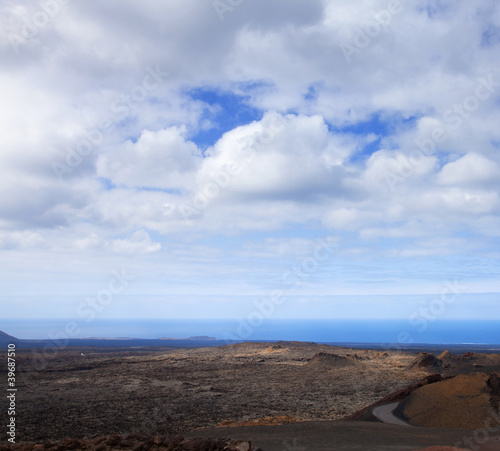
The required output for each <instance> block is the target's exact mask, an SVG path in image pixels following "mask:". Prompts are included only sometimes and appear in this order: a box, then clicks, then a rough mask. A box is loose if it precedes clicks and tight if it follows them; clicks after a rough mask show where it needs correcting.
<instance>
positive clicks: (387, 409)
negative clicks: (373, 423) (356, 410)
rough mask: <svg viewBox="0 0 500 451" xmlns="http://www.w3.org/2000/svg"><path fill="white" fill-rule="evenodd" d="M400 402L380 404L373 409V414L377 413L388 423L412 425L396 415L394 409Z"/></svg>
mask: <svg viewBox="0 0 500 451" xmlns="http://www.w3.org/2000/svg"><path fill="white" fill-rule="evenodd" d="M398 404H399V402H393V403H392V404H385V405H383V406H378V407H375V408H374V409H373V415H375V416H376V417H377V418H378V419H379V420H380V421H382V422H383V423H388V424H399V425H400V426H411V424H408V423H407V422H406V421H403V420H400V419H399V418H397V417H396V416H394V413H393V412H394V409H395V408H396V407H397V406H398Z"/></svg>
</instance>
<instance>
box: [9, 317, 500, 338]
mask: <svg viewBox="0 0 500 451" xmlns="http://www.w3.org/2000/svg"><path fill="white" fill-rule="evenodd" d="M0 330H2V331H4V332H5V333H7V334H9V335H12V336H14V337H17V338H22V339H65V338H90V337H100V338H122V337H128V338H150V339H154V338H188V337H192V336H209V337H215V338H217V339H219V340H297V341H313V342H322V343H400V344H412V343H422V344H424V343H429V344H500V321H438V320H436V321H428V322H423V321H422V322H420V323H418V324H414V323H411V322H410V321H408V320H329V319H328V320H327V319H318V320H296V319H293V320H291V319H281V320H280V319H272V320H271V319H268V320H262V321H254V323H251V322H250V321H249V320H245V321H243V320H228V319H224V320H189V319H148V320H145V319H138V320H130V319H127V320H123V319H120V320H109V319H95V320H93V321H91V322H85V321H82V320H71V319H69V320H61V319H58V320H18V319H17V320H5V319H0Z"/></svg>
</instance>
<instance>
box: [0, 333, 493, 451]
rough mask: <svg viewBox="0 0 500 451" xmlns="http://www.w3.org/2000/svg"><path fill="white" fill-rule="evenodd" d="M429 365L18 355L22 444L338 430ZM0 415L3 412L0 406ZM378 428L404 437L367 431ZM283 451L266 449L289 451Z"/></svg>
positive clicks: (295, 356) (208, 351)
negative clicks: (316, 426) (315, 427)
mask: <svg viewBox="0 0 500 451" xmlns="http://www.w3.org/2000/svg"><path fill="white" fill-rule="evenodd" d="M82 354H83V355H82ZM425 357H426V356H425V355H423V357H422V356H417V354H415V353H410V352H401V351H377V350H359V349H347V348H340V347H333V346H328V345H318V344H314V343H298V342H280V343H242V344H235V345H229V346H221V347H211V348H194V349H193V348H192V349H187V348H182V349H180V348H156V349H144V348H137V349H133V348H126V349H125V348H124V349H117V348H114V349H106V348H100V349H98V348H94V349H89V348H85V349H79V348H72V347H68V348H66V349H63V350H59V351H58V352H56V353H54V355H53V356H51V357H49V358H47V359H46V360H45V362H43V365H42V364H41V362H40V361H39V360H38V359H33V354H32V352H31V350H20V351H19V354H18V364H17V365H18V369H19V371H20V373H19V380H18V398H17V402H18V421H17V424H18V430H17V434H18V441H25V442H38V443H43V442H45V441H46V440H47V439H50V440H56V441H57V440H64V439H66V438H68V437H70V438H73V439H83V438H87V439H93V438H95V437H99V436H103V435H109V434H111V433H116V434H121V435H125V434H130V433H133V434H139V435H149V436H155V435H162V436H168V435H189V436H196V435H203V436H207V435H210V436H212V437H213V436H215V435H218V434H219V432H217V431H220V437H227V436H228V434H229V435H231V437H232V438H238V437H233V435H234V434H231V431H234V433H235V434H236V435H237V434H238V431H241V430H242V429H241V428H242V427H243V428H245V427H247V428H248V426H252V425H259V426H263V425H269V426H267V427H268V428H273V427H277V426H275V425H279V424H283V423H286V426H287V427H288V428H293V427H294V425H297V426H298V425H299V423H296V422H322V421H325V420H342V419H345V418H346V417H348V416H350V415H353V414H355V413H356V412H358V411H360V410H361V409H363V408H365V407H366V406H369V405H370V404H373V403H376V402H377V401H379V400H380V399H381V398H384V397H385V396H386V395H388V394H390V393H392V392H395V391H397V390H402V389H404V388H406V387H408V386H410V385H413V384H415V383H416V382H418V381H420V380H422V379H423V378H425V377H427V376H429V374H432V373H436V372H439V371H441V372H442V370H440V368H437V370H436V368H435V367H434V366H435V362H434V363H433V364H432V365H430V366H429V365H428V364H427V363H428V362H426V358H425ZM431 360H432V359H431ZM421 361H424V362H425V363H424V364H420V362H421ZM495 362H496V360H495ZM433 365H434V366H433ZM469 369H470V371H480V370H484V367H483V366H481V365H478V368H473V367H472V366H470V368H469ZM2 370H5V368H2ZM448 370H451V369H450V367H449V366H448ZM0 411H2V412H5V411H6V402H5V400H4V399H2V401H1V402H0ZM301 424H313V423H301ZM324 424H326V423H324ZM341 424H343V423H338V425H337V426H340V425H341ZM353 424H354V423H353ZM364 424H365V425H367V427H368V426H369V425H370V423H364ZM358 425H359V423H358ZM379 426H387V427H388V428H403V429H405V428H404V427H402V426H391V425H382V424H380V425H372V426H369V427H371V428H376V427H379ZM300 427H304V426H300ZM300 427H299V429H300ZM354 427H359V426H354ZM344 429H345V427H344ZM347 429H349V428H347ZM412 429H413V428H412ZM415 429H416V428H415ZM339 430H340V429H339ZM391 430H392V429H391ZM397 430H399V429H397ZM355 435H356V434H355ZM431 435H432V434H431ZM458 435H460V434H458ZM458 435H457V437H458ZM462 435H463V434H462ZM453 437H454V436H453ZM353 438H355V437H353ZM280 443H281V444H280V445H279V446H278V447H276V448H272V449H280V450H282V449H287V448H286V446H288V445H283V443H284V442H280ZM290 446H295V445H293V444H292V442H290ZM264 449H265V448H264ZM269 449H271V448H269ZM297 449H299V448H297ZM309 449H310V450H311V451H312V448H309ZM318 449H323V448H318ZM324 449H328V448H324ZM331 449H334V448H331ZM338 449H357V448H355V447H351V448H340V447H339V448H338ZM365 449H371V448H369V447H365ZM373 449H375V448H373ZM392 449H412V448H392Z"/></svg>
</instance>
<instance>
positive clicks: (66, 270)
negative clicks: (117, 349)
mask: <svg viewBox="0 0 500 451" xmlns="http://www.w3.org/2000/svg"><path fill="white" fill-rule="evenodd" d="M57 5H58V7H57V8H55V10H54V11H53V12H52V13H51V14H50V17H49V15H48V13H46V12H44V11H43V10H41V9H40V8H41V7H40V5H39V4H38V3H36V2H34V1H26V2H22V3H19V2H15V1H11V0H8V1H5V2H2V5H1V6H0V17H1V19H0V24H1V29H2V32H1V39H0V59H1V61H2V64H1V65H0V67H1V68H0V94H1V95H2V99H3V102H2V104H3V105H5V106H8V108H7V107H4V108H3V109H2V111H1V113H0V114H1V117H0V121H1V122H0V123H1V124H2V129H3V132H2V141H1V144H0V164H1V165H2V169H3V171H2V172H3V176H2V178H1V180H0V197H1V199H0V200H1V201H0V255H1V258H0V265H1V266H0V269H1V272H0V284H1V286H2V297H1V298H0V317H2V318H31V319H38V318H40V319H43V318H68V317H69V318H71V317H76V318H78V317H81V316H82V309H81V308H80V310H78V309H79V305H81V303H82V302H85V299H87V298H88V297H90V298H92V297H94V298H99V299H98V301H97V302H98V303H97V304H95V305H96V307H95V309H94V313H95V314H96V317H99V318H118V317H119V318H127V317H128V318H134V317H141V318H148V317H150V318H158V317H160V318H161V317H165V318H189V317H197V318H199V317H211V318H223V317H228V315H230V316H232V317H239V318H247V317H249V315H251V314H252V312H254V310H255V302H256V300H258V299H268V298H271V297H273V296H274V299H278V298H279V299H281V298H283V299H286V301H285V300H284V301H283V302H282V303H281V304H280V308H279V309H276V310H274V311H273V313H272V314H270V316H272V317H273V318H306V317H307V318H324V317H325V316H326V317H331V318H347V317H350V318H361V317H362V318H374V319H375V318H376V319H381V318H384V317H385V318H395V317H397V318H399V319H409V318H411V317H412V315H415V314H420V313H419V312H420V310H419V309H420V308H421V306H422V303H423V304H424V305H425V304H426V303H427V304H428V306H429V305H430V304H429V303H431V302H432V300H433V299H436V296H437V299H440V296H441V294H442V293H443V292H445V293H446V290H448V289H449V287H450V286H454V287H459V288H456V292H454V296H455V297H454V298H453V299H454V300H453V302H450V303H447V304H446V309H444V310H443V311H442V312H441V311H439V314H438V316H439V319H447V318H449V319H467V318H474V319H481V318H485V319H500V309H499V307H498V305H499V303H498V301H499V300H500V295H499V294H498V293H500V279H499V277H498V276H499V270H500V244H499V243H500V232H499V231H500V198H499V192H500V155H499V150H498V143H499V142H500V129H499V127H498V123H499V120H500V107H499V100H500V89H499V88H500V70H499V67H498V61H499V60H500V41H499V40H498V30H499V29H500V7H499V5H498V2H496V0H479V1H477V2H468V1H466V0H453V1H451V0H440V1H438V0H415V1H413V2H401V3H399V2H388V1H383V0H364V1H359V2H352V1H348V0H345V1H344V0H339V1H335V2H330V1H326V0H312V1H308V2H302V1H298V0H287V1H285V0H272V1H267V0H266V1H265V2H264V0H252V1H250V0H248V1H245V2H242V3H241V4H240V5H239V6H230V7H228V8H227V9H224V11H223V12H221V11H220V10H219V11H217V10H216V9H215V8H214V6H213V4H212V2H210V1H207V2H199V1H197V0H182V1H181V0H172V1H169V2H157V1H154V0H146V1H144V2H141V4H137V2H132V1H128V0H122V1H118V0H111V1H110V2H108V3H107V5H106V6H103V5H101V4H99V3H98V2H95V1H89V2H85V3H84V4H79V3H75V2H71V3H68V4H62V3H57ZM112 10H113V11H115V10H116V11H119V14H111V13H110V11H112ZM40 11H41V12H40ZM40 14H46V15H47V21H46V23H45V22H44V24H43V25H41V24H38V25H36V24H35V22H36V18H37V17H41V16H40ZM26 24H31V25H32V26H31V28H27V25H26ZM117 273H118V274H127V276H126V277H125V279H124V280H122V279H123V277H121V279H120V278H119V277H118V278H117V276H116V274H117ZM110 290H111V291H110ZM110 293H111V295H112V296H111V297H112V299H108V298H109V295H110ZM273 293H274V294H273ZM106 296H108V297H106ZM276 296H278V297H276ZM280 296H281V297H280ZM221 299H223V302H222V301H221ZM340 299H341V301H340ZM360 305H361V306H362V307H359V306H360ZM478 305H480V306H481V308H480V309H478Z"/></svg>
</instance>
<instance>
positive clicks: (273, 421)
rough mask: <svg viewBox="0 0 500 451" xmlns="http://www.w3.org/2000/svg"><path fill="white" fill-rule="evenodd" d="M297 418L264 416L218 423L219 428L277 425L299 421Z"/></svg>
mask: <svg viewBox="0 0 500 451" xmlns="http://www.w3.org/2000/svg"><path fill="white" fill-rule="evenodd" d="M297 421H298V420H297V418H294V417H290V416H288V415H281V416H278V417H264V418H259V419H257V420H252V421H240V422H236V421H233V420H224V421H222V422H221V423H219V424H218V425H217V427H219V428H233V427H234V428H236V427H246V426H275V425H280V424H288V423H295V422H297Z"/></svg>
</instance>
